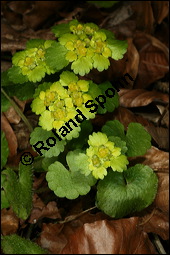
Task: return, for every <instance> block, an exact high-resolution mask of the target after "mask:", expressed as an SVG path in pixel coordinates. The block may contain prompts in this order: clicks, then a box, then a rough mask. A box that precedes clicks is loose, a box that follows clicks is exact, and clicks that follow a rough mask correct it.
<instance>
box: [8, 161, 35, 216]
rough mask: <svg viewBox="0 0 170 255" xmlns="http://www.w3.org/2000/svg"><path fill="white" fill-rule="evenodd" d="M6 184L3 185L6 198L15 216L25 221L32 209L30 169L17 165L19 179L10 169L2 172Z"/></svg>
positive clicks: (28, 166)
mask: <svg viewBox="0 0 170 255" xmlns="http://www.w3.org/2000/svg"><path fill="white" fill-rule="evenodd" d="M3 174H4V175H5V176H6V182H5V183H4V185H3V188H4V191H5V195H6V198H7V199H8V201H9V203H10V205H11V206H12V208H13V210H14V212H15V213H16V215H17V216H18V217H19V218H21V219H23V220H26V219H27V218H28V216H29V215H30V212H31V208H32V167H31V166H30V165H27V166H26V165H23V164H22V163H20V164H19V177H17V175H16V173H15V172H14V171H13V170H11V169H6V170H4V171H3Z"/></svg>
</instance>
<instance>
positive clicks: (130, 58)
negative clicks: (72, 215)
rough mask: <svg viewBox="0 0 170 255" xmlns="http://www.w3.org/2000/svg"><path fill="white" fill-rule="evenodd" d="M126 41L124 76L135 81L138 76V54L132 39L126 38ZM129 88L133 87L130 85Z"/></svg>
mask: <svg viewBox="0 0 170 255" xmlns="http://www.w3.org/2000/svg"><path fill="white" fill-rule="evenodd" d="M127 41H128V49H127V62H126V69H125V71H124V74H126V73H128V74H129V75H130V76H131V77H132V78H133V80H135V79H136V76H137V74H138V67H139V53H138V51H137V49H136V47H135V45H134V44H133V42H132V38H128V39H127ZM128 86H129V85H128ZM130 87H133V83H131V86H130Z"/></svg>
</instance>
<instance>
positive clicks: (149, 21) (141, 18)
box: [132, 1, 154, 33]
mask: <svg viewBox="0 0 170 255" xmlns="http://www.w3.org/2000/svg"><path fill="white" fill-rule="evenodd" d="M151 2H152V1H135V2H133V3H132V10H133V11H134V12H135V14H134V15H135V17H136V19H135V20H136V26H137V29H139V30H143V31H145V32H148V33H150V32H152V31H153V25H154V16H153V10H152V6H151Z"/></svg>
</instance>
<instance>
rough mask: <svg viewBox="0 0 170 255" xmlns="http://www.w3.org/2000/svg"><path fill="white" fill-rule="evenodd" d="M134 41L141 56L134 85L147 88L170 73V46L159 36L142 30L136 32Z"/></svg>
mask: <svg viewBox="0 0 170 255" xmlns="http://www.w3.org/2000/svg"><path fill="white" fill-rule="evenodd" d="M133 43H134V45H135V46H136V48H137V50H138V51H139V56H140V61H139V72H138V76H137V79H136V81H135V86H134V87H135V88H146V87H148V85H150V84H151V83H153V82H155V81H156V80H159V79H161V78H163V77H164V76H165V74H167V73H168V71H169V62H168V59H169V51H168V47H167V46H166V45H165V44H163V43H162V42H161V41H159V40H158V39H157V38H155V37H153V36H151V35H149V34H145V33H142V32H136V34H135V37H134V39H133Z"/></svg>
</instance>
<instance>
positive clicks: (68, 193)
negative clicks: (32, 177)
mask: <svg viewBox="0 0 170 255" xmlns="http://www.w3.org/2000/svg"><path fill="white" fill-rule="evenodd" d="M46 179H47V182H48V186H49V188H50V189H51V190H53V191H54V193H55V194H56V195H57V196H59V197H66V198H68V199H75V198H77V197H78V196H79V195H86V194H87V193H88V192H89V191H90V187H91V186H92V185H94V178H92V176H91V175H89V176H85V175H83V174H81V173H80V172H79V171H68V170H67V169H66V168H65V167H64V166H63V165H62V164H61V163H60V162H58V161H56V162H55V163H54V164H52V165H50V166H49V168H48V172H47V174H46Z"/></svg>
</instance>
